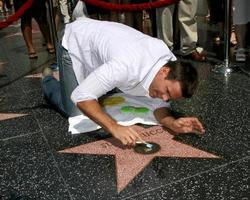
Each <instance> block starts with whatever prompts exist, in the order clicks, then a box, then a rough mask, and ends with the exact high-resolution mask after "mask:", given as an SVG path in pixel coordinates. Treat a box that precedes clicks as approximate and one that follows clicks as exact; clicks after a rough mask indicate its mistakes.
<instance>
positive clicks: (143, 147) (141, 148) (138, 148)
mask: <svg viewBox="0 0 250 200" xmlns="http://www.w3.org/2000/svg"><path fill="white" fill-rule="evenodd" d="M160 149H161V147H160V145H159V144H156V143H154V142H146V143H137V144H136V145H135V147H134V150H135V152H136V153H140V154H153V153H157V152H158V151H159V150H160Z"/></svg>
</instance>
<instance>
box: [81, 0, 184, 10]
mask: <svg viewBox="0 0 250 200" xmlns="http://www.w3.org/2000/svg"><path fill="white" fill-rule="evenodd" d="M82 1H84V2H85V3H87V4H90V5H92V6H97V7H99V8H102V9H106V10H116V11H137V10H147V9H151V8H159V7H164V6H169V5H171V4H175V3H178V2H179V0H156V1H154V2H149V3H137V4H115V3H110V2H104V1H101V0H82Z"/></svg>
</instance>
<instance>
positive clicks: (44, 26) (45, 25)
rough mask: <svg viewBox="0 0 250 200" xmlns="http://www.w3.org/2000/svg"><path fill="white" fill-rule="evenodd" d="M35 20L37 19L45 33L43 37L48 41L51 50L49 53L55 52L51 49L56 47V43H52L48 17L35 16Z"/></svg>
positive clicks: (48, 47)
mask: <svg viewBox="0 0 250 200" xmlns="http://www.w3.org/2000/svg"><path fill="white" fill-rule="evenodd" d="M35 20H36V21H37V23H38V25H39V28H40V30H41V32H42V34H43V37H44V39H45V41H46V42H47V44H46V46H47V49H48V50H49V53H53V52H52V51H50V49H54V45H53V44H52V41H51V36H50V30H49V24H48V22H47V19H44V18H41V17H38V18H35ZM53 51H54V50H53Z"/></svg>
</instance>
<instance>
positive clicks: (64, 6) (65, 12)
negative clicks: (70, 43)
mask: <svg viewBox="0 0 250 200" xmlns="http://www.w3.org/2000/svg"><path fill="white" fill-rule="evenodd" d="M59 6H60V10H61V14H62V16H63V21H64V23H65V24H67V23H69V22H70V15H69V7H68V3H67V0H59Z"/></svg>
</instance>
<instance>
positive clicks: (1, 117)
mask: <svg viewBox="0 0 250 200" xmlns="http://www.w3.org/2000/svg"><path fill="white" fill-rule="evenodd" d="M25 115H27V114H17V113H0V121H3V120H7V119H14V118H17V117H22V116H25Z"/></svg>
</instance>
